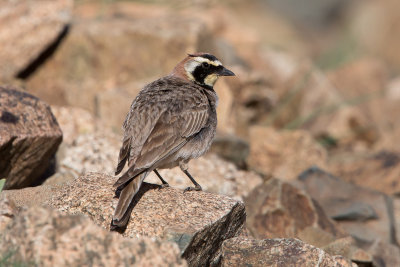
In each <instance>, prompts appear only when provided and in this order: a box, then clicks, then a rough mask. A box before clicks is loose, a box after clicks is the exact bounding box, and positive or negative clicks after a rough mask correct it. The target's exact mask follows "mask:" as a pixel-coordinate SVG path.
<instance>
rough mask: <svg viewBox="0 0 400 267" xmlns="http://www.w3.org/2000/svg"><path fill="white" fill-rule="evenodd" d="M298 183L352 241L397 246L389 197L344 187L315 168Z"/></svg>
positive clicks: (330, 176)
mask: <svg viewBox="0 0 400 267" xmlns="http://www.w3.org/2000/svg"><path fill="white" fill-rule="evenodd" d="M299 181H300V182H301V183H302V184H303V185H304V188H305V190H306V192H307V193H308V194H309V195H310V196H311V197H312V198H314V199H315V200H316V201H318V203H320V204H321V206H322V208H323V209H324V210H325V212H326V214H327V215H328V216H330V217H333V218H336V219H337V222H338V223H339V224H340V225H341V226H342V227H343V228H344V229H345V230H346V231H347V232H348V233H349V234H351V235H352V236H354V237H355V238H356V239H358V240H363V241H364V242H374V240H383V241H385V242H389V243H395V244H396V243H397V241H396V236H395V232H396V230H395V229H396V225H395V222H394V218H393V202H392V199H391V198H390V197H389V196H387V195H385V194H382V193H380V192H377V191H373V190H371V189H367V188H363V187H360V186H357V185H353V184H349V183H346V182H345V181H343V180H340V179H339V178H337V177H334V176H332V175H331V174H329V173H327V172H324V171H322V170H320V169H318V168H312V169H309V170H307V171H305V172H304V173H302V174H301V175H300V176H299ZM332 188H334V189H335V190H332Z"/></svg>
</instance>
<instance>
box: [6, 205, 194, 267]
mask: <svg viewBox="0 0 400 267" xmlns="http://www.w3.org/2000/svg"><path fill="white" fill-rule="evenodd" d="M1 235H2V238H1V239H0V251H1V255H10V257H9V258H8V259H6V263H5V264H6V265H7V263H8V264H10V265H13V264H12V263H25V264H27V265H37V266H123V265H137V266H166V265H167V266H187V264H186V261H185V260H184V259H181V257H180V253H179V249H178V246H177V245H176V244H174V243H172V242H165V241H164V242H161V241H159V240H153V239H150V238H136V239H126V238H123V237H121V236H119V235H117V234H115V233H111V232H108V231H107V230H105V229H102V228H100V227H99V226H97V225H95V224H94V223H93V222H92V221H91V220H90V219H88V218H87V217H85V216H82V215H71V214H63V213H60V212H57V211H55V210H51V209H50V208H43V207H38V206H35V207H31V208H29V209H24V210H23V211H21V212H20V213H19V214H18V215H17V216H15V218H14V219H13V220H12V222H10V223H9V224H8V225H7V227H6V229H5V230H4V231H2V233H1ZM3 263H4V262H3Z"/></svg>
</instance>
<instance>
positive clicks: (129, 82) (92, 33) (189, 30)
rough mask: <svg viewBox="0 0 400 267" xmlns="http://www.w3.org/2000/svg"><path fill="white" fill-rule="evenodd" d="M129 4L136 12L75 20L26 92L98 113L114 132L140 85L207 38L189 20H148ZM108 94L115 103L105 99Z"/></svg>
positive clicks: (147, 13) (146, 12) (166, 16)
mask: <svg viewBox="0 0 400 267" xmlns="http://www.w3.org/2000/svg"><path fill="white" fill-rule="evenodd" d="M129 6H130V7H129V8H127V9H129V10H135V8H136V9H137V10H136V12H133V13H129V12H128V13H127V12H124V10H123V9H120V10H118V12H116V13H115V14H114V13H113V14H105V17H104V18H103V19H101V20H99V19H97V18H79V16H78V17H77V18H76V20H75V21H74V27H73V28H72V29H71V31H70V33H69V35H68V38H67V39H66V40H65V42H63V43H62V45H61V46H60V47H59V49H58V50H57V51H56V53H55V54H54V56H53V57H52V58H51V59H50V60H49V61H48V62H46V64H44V66H43V67H42V68H41V69H39V70H38V71H37V72H36V73H35V75H34V76H33V77H31V78H30V79H29V80H28V81H27V86H28V88H29V90H30V91H31V92H33V93H35V94H36V95H38V96H40V97H42V98H43V99H45V100H46V101H48V102H49V103H50V104H58V105H66V104H67V105H72V106H75V107H81V108H85V109H87V110H88V111H90V112H91V113H92V114H93V115H97V116H99V115H103V117H102V118H101V119H102V120H104V121H105V122H107V123H108V126H112V127H115V128H116V129H118V130H119V129H120V127H121V125H122V122H123V119H124V118H125V115H126V113H127V111H128V110H129V107H130V104H131V102H132V100H133V99H134V97H135V96H136V94H137V93H138V92H139V90H140V89H141V88H142V86H143V85H144V84H147V83H149V82H151V81H153V80H155V79H156V78H158V77H161V76H164V75H167V74H169V73H170V72H171V71H172V70H173V68H174V67H175V65H176V64H177V63H178V62H179V61H181V60H182V59H183V58H184V57H185V55H186V54H185V53H190V52H193V51H202V50H203V49H204V48H203V47H202V46H201V43H202V42H201V41H202V40H212V37H211V35H210V33H209V31H208V29H207V27H206V25H205V24H204V23H203V22H202V21H201V20H198V19H195V18H194V17H193V16H185V15H182V16H176V14H175V13H173V14H171V13H169V12H160V13H159V14H158V15H157V16H154V15H153V13H154V10H153V9H141V8H138V7H137V5H135V4H133V3H129ZM110 8H112V7H110ZM103 11H104V6H103V5H98V12H103ZM99 55H101V56H99ZM44 83H46V85H47V86H46V88H44V87H43V86H42V85H43V84H44ZM110 96H111V97H112V98H111V99H110V101H117V102H116V103H117V104H115V103H114V102H110V101H107V97H110ZM119 100H122V101H121V102H118V101H119ZM115 105H118V108H117V109H113V107H116V106H115ZM114 118H116V121H114V120H113V119H114Z"/></svg>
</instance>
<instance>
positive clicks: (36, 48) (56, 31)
mask: <svg viewBox="0 0 400 267" xmlns="http://www.w3.org/2000/svg"><path fill="white" fill-rule="evenodd" d="M72 6H73V1H72V0H57V1H52V0H45V1H40V2H37V3H35V4H34V5H33V4H32V3H30V2H27V1H21V0H17V1H13V0H6V1H1V3H0V10H1V13H0V24H1V25H2V27H1V30H0V43H1V51H0V61H1V62H3V64H1V66H0V80H1V81H2V82H5V81H7V80H11V79H12V78H13V77H15V76H18V75H19V73H21V72H23V71H24V70H25V71H26V69H27V68H28V66H29V65H30V64H33V63H34V62H35V61H38V60H39V57H41V56H42V57H43V56H44V54H45V53H46V51H47V53H50V51H51V49H52V48H51V46H52V45H55V43H56V42H57V39H59V38H61V37H62V36H63V35H64V34H65V33H66V31H67V25H69V23H70V21H71V11H72ZM40 87H42V88H43V84H42V85H40Z"/></svg>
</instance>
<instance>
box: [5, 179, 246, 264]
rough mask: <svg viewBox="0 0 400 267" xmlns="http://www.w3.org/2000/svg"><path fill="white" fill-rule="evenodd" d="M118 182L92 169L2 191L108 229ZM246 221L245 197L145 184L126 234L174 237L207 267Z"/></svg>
mask: <svg viewBox="0 0 400 267" xmlns="http://www.w3.org/2000/svg"><path fill="white" fill-rule="evenodd" d="M210 179H211V178H210ZM115 180H116V178H115V177H113V176H110V175H106V174H100V173H89V174H87V175H83V176H80V177H79V178H77V179H76V180H74V181H72V182H70V183H66V184H63V185H59V186H40V187H35V188H27V189H22V190H12V191H6V192H5V193H2V194H3V195H4V196H8V197H10V198H11V199H12V200H13V201H15V203H16V204H17V206H32V205H46V206H50V207H53V208H56V209H57V210H60V211H63V212H66V213H68V214H85V215H87V216H89V217H90V218H91V219H92V220H93V221H95V222H96V224H98V225H100V226H102V227H103V228H106V229H109V224H110V222H111V217H112V214H113V211H114V208H115V206H116V204H117V199H115V198H113V197H114V189H113V187H112V184H113V183H114V182H115ZM244 221H245V209H244V204H243V203H242V202H241V201H238V200H234V199H232V198H229V197H226V196H221V195H215V194H210V193H205V192H185V193H184V192H183V191H182V190H177V189H174V188H164V189H160V188H159V186H157V185H153V184H147V183H144V184H143V186H142V188H141V189H140V191H139V193H138V195H137V198H136V203H135V205H134V207H133V211H132V215H131V218H130V222H129V224H128V226H127V229H126V231H125V232H124V233H123V236H125V237H130V238H137V237H142V236H145V237H158V238H161V239H164V240H173V241H175V242H176V243H177V244H178V246H179V248H180V249H181V253H182V256H183V258H185V259H186V260H187V261H188V263H189V265H191V266H208V265H210V264H212V263H213V262H217V261H218V260H219V255H220V248H221V244H222V242H223V241H224V240H226V239H229V238H232V237H234V236H235V235H237V234H238V233H239V231H240V230H241V229H242V227H243V224H244Z"/></svg>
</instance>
